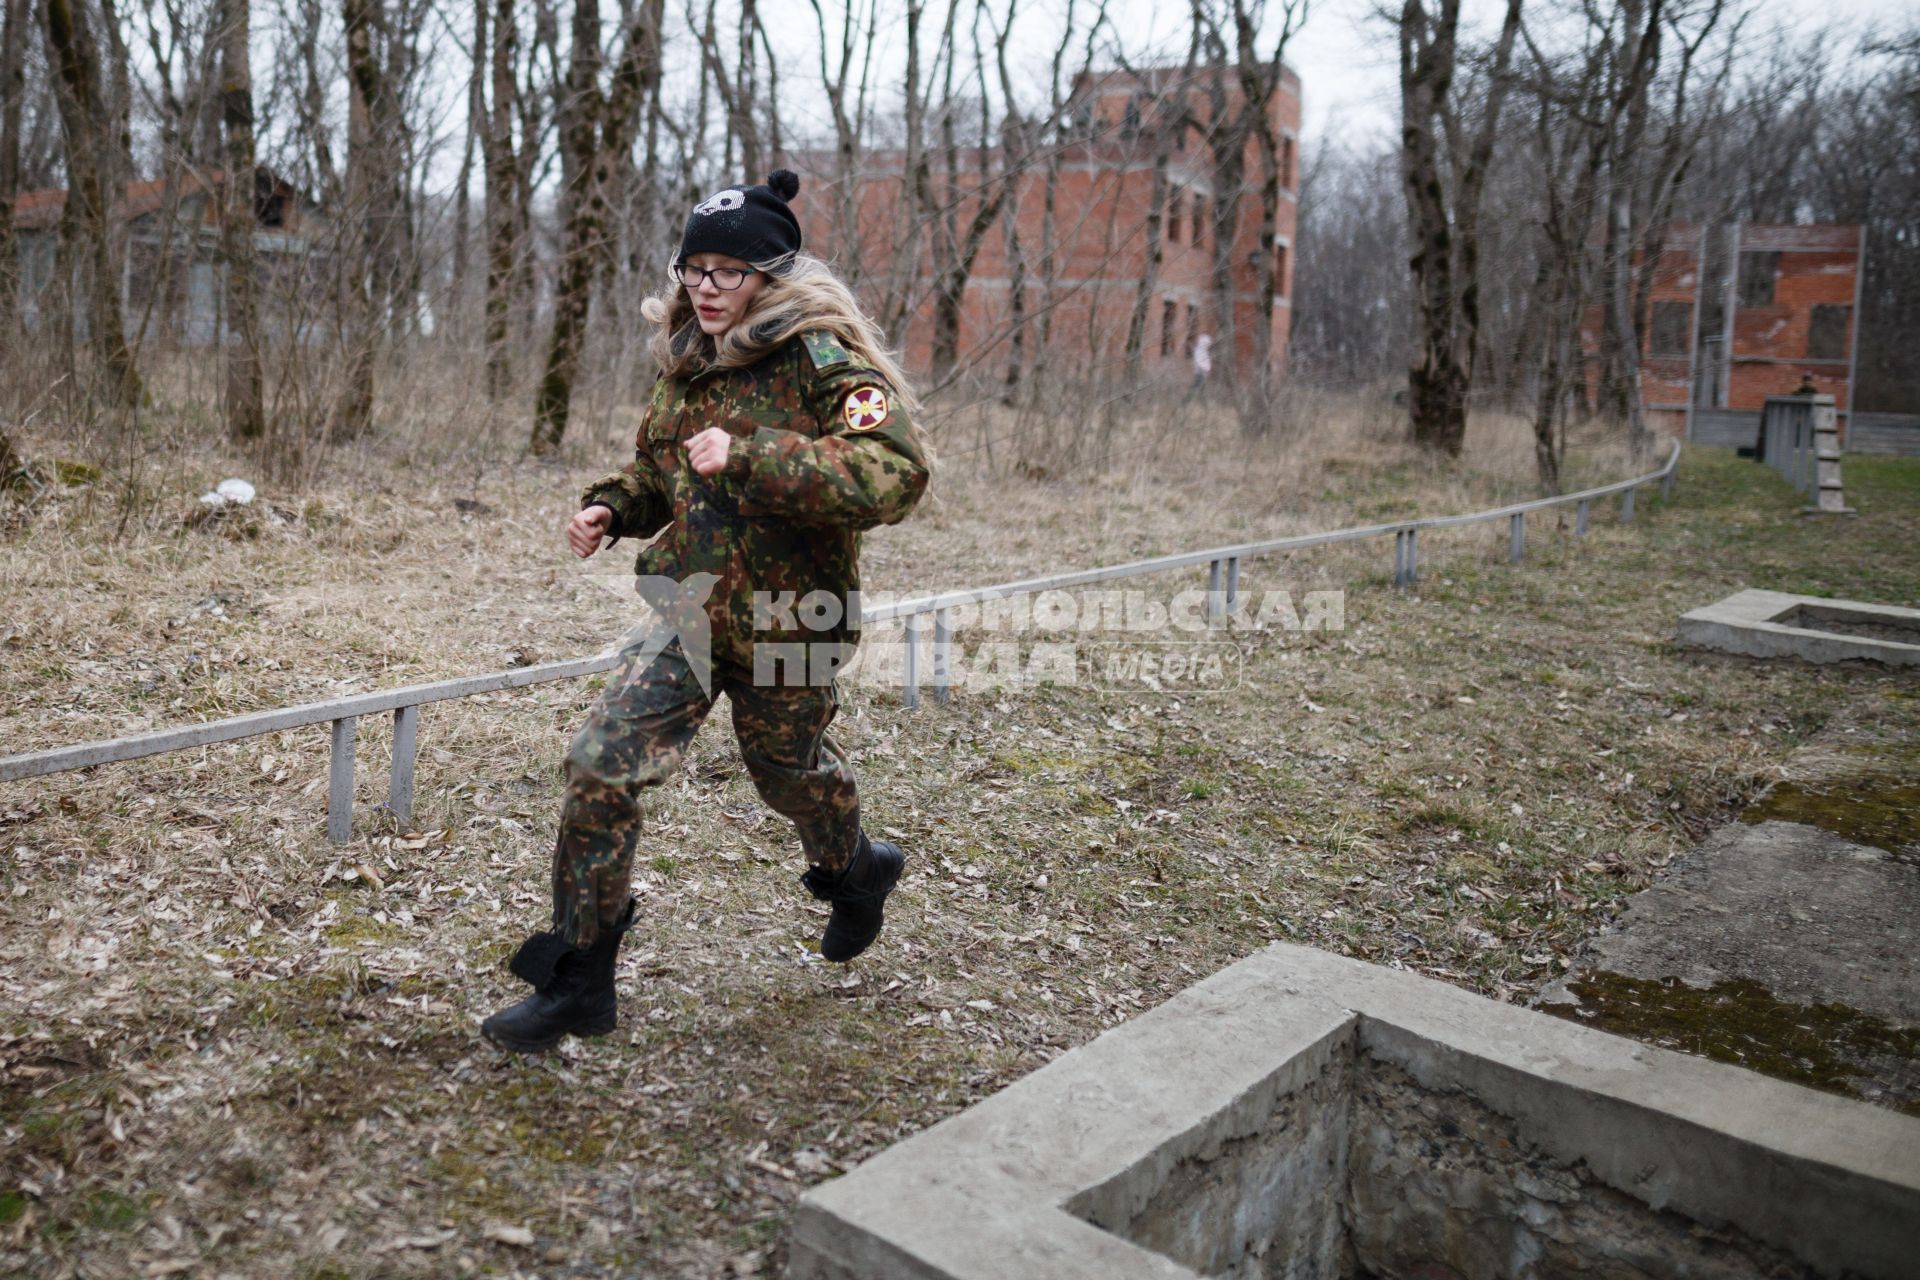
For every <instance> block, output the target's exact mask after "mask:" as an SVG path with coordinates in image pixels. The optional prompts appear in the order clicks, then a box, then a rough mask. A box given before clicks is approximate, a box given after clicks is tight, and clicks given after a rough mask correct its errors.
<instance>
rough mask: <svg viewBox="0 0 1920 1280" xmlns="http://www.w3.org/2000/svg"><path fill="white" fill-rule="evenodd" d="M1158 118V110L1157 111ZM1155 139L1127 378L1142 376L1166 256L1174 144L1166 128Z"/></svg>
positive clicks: (1131, 319) (1129, 320) (1129, 334)
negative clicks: (1155, 291) (1169, 175)
mask: <svg viewBox="0 0 1920 1280" xmlns="http://www.w3.org/2000/svg"><path fill="white" fill-rule="evenodd" d="M1155 115H1156V118H1157V117H1158V113H1157V112H1156V113H1155ZM1156 133H1158V134H1159V135H1160V136H1159V137H1156V138H1155V140H1154V148H1153V185H1152V187H1151V188H1150V194H1149V195H1148V197H1147V199H1148V201H1149V204H1148V205H1147V260H1146V268H1145V270H1143V271H1142V272H1141V273H1140V281H1139V283H1138V284H1137V285H1136V286H1135V287H1134V291H1133V310H1132V311H1131V312H1130V313H1129V314H1128V315H1127V355H1126V362H1127V377H1129V378H1138V377H1139V376H1140V357H1141V353H1142V351H1143V350H1144V349H1145V347H1146V343H1147V313H1148V311H1149V310H1150V309H1151V308H1152V306H1153V288H1154V286H1155V285H1156V284H1158V283H1159V282H1160V260H1161V258H1162V257H1163V256H1164V255H1165V247H1164V245H1163V243H1162V239H1163V237H1162V232H1161V226H1162V223H1163V222H1164V220H1165V210H1166V207H1167V164H1168V162H1169V160H1170V159H1171V154H1172V150H1173V147H1172V143H1171V140H1170V139H1169V138H1168V136H1167V134H1166V131H1164V130H1156Z"/></svg>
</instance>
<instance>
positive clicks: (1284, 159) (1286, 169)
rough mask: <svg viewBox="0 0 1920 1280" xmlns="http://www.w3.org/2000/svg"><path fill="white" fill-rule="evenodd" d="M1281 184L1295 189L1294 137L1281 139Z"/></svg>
mask: <svg viewBox="0 0 1920 1280" xmlns="http://www.w3.org/2000/svg"><path fill="white" fill-rule="evenodd" d="M1280 185H1281V186H1283V187H1285V188H1286V189H1287V190H1289V191H1291V190H1293V139H1292V138H1282V139H1280Z"/></svg>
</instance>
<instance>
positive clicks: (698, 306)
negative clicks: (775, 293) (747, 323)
mask: <svg viewBox="0 0 1920 1280" xmlns="http://www.w3.org/2000/svg"><path fill="white" fill-rule="evenodd" d="M686 266H688V267H699V268H701V269H703V270H705V271H717V270H719V269H721V268H732V269H734V270H740V271H746V272H747V273H748V275H747V278H746V279H745V280H744V281H742V282H741V284H740V287H739V288H737V289H722V288H721V287H720V286H719V285H717V284H715V283H714V280H713V277H712V276H710V275H704V276H700V283H698V284H695V285H689V286H686V289H687V297H688V299H689V300H690V301H691V302H692V303H693V314H694V317H695V318H696V319H697V320H699V322H700V332H702V333H704V334H706V335H707V336H708V337H710V338H717V337H719V336H720V335H721V334H723V333H725V332H726V331H727V330H729V329H731V328H733V326H735V325H736V324H739V323H740V318H741V317H742V316H744V315H746V314H747V304H748V303H750V302H752V301H753V299H754V295H755V294H757V293H759V292H760V290H761V289H763V288H765V287H766V283H767V276H766V273H765V272H763V271H755V270H754V269H753V266H752V264H750V263H747V262H742V261H741V260H740V259H739V258H730V257H728V256H727V255H726V254H724V253H696V254H694V255H693V256H691V257H689V258H688V259H687V260H686ZM685 274H686V275H695V274H697V273H695V272H692V271H689V272H686V273H685Z"/></svg>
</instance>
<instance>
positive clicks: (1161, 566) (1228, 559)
mask: <svg viewBox="0 0 1920 1280" xmlns="http://www.w3.org/2000/svg"><path fill="white" fill-rule="evenodd" d="M1679 460H1680V442H1679V441H1677V440H1676V441H1675V442H1674V444H1673V449H1672V452H1670V453H1669V454H1668V455H1667V460H1666V462H1665V463H1663V464H1662V465H1661V466H1660V467H1659V468H1657V469H1656V470H1653V471H1650V472H1648V473H1647V474H1645V475H1642V476H1636V477H1634V478H1633V479H1630V480H1621V481H1618V482H1616V483H1614V484H1610V485H1602V486H1600V487H1599V488H1595V489H1583V490H1581V491H1580V492H1578V493H1569V494H1562V495H1560V496H1558V497H1553V498H1538V499H1535V500H1534V501H1532V502H1521V503H1515V504H1514V505H1512V506H1507V507H1497V508H1495V509H1493V510H1491V511H1476V512H1472V513H1470V514H1467V515H1458V516H1434V517H1431V518H1428V519H1424V520H1403V521H1397V522H1395V523H1392V524H1377V525H1365V526H1362V527H1360V528H1356V529H1337V530H1334V531H1332V532H1330V533H1309V534H1302V535H1299V536H1296V537H1290V538H1274V539H1271V540H1268V541H1265V542H1247V543H1241V544H1238V545H1235V546H1227V547H1213V548H1211V549H1209V550H1205V551H1188V552H1183V553H1180V554H1178V555H1170V556H1160V557H1157V558H1155V559H1151V560H1136V561H1133V562H1131V563H1129V564H1119V565H1110V566H1108V567H1106V568H1101V569H1083V570H1079V571H1076V572H1072V573H1058V574H1050V575H1047V576H1045V577H1039V578H1024V579H1021V580H1020V581H1018V582H1003V583H998V584H996V585H994V586H990V587H981V588H978V589H975V590H971V591H950V592H945V593H942V594H940V595H933V596H921V597H918V598H915V599H911V600H902V601H898V602H896V603H893V604H888V605H883V606H880V607H877V608H872V609H866V610H863V611H862V613H861V621H862V623H863V624H865V625H871V624H873V623H876V622H886V621H890V620H892V619H895V618H898V619H901V620H902V622H903V629H904V632H905V637H904V639H905V646H906V648H905V655H904V656H905V683H904V689H903V692H902V701H903V702H904V704H905V705H906V706H908V707H917V706H919V705H920V686H921V682H922V681H921V671H920V661H919V659H920V647H921V640H922V638H923V637H924V635H925V628H926V624H927V622H928V620H929V619H931V620H932V624H933V647H932V658H933V664H932V665H933V670H932V672H931V683H932V687H933V693H934V697H935V698H936V699H937V700H939V701H942V702H944V701H946V700H947V697H948V695H949V693H950V690H951V684H950V682H949V680H948V678H947V675H948V671H949V670H950V668H951V658H952V646H953V626H952V610H953V609H954V608H956V607H958V606H960V605H963V604H969V603H980V602H985V601H988V600H999V599H1005V598H1008V597H1012V596H1018V595H1026V594H1031V593H1036V592H1041V591H1057V590H1063V589H1065V588H1069V587H1080V586H1087V585H1089V584H1092V583H1097V582H1114V581H1118V580H1120V579H1123V578H1133V577H1139V576H1141V575H1144V574H1150V573H1166V572H1169V571H1172V570H1176V569H1186V568H1194V567H1197V566H1199V565H1203V564H1204V565H1206V566H1207V609H1206V612H1207V618H1208V620H1209V621H1216V622H1217V621H1219V620H1220V619H1222V618H1224V617H1225V616H1226V615H1227V614H1229V613H1232V612H1234V611H1235V610H1236V609H1237V608H1238V606H1239V603H1240V563H1241V561H1243V560H1249V559H1252V558H1254V557H1255V556H1263V555H1271V554H1274V553H1276V552H1281V551H1295V550H1299V549H1301V548H1303V547H1317V546H1325V545H1328V544H1330V543H1335V542H1358V541H1363V540H1365V539H1369V538H1385V537H1388V536H1391V537H1392V538H1393V582H1394V585H1395V586H1400V587H1405V586H1409V585H1411V584H1412V583H1413V582H1415V581H1416V580H1417V578H1418V575H1419V566H1420V534H1421V532H1422V531H1424V530H1428V529H1450V528H1459V527H1462V526H1465V525H1471V524H1482V523H1486V522H1489V521H1497V520H1506V521H1507V522H1508V535H1507V558H1508V559H1509V560H1510V561H1514V562H1517V561H1519V560H1520V559H1521V558H1522V557H1523V556H1524V555H1525V554H1526V517H1527V515H1528V514H1529V513H1530V512H1536V511H1545V510H1548V509H1550V508H1554V507H1564V506H1568V505H1571V506H1573V507H1574V509H1575V516H1574V532H1575V534H1578V535H1585V533H1586V532H1587V520H1588V513H1589V511H1590V510H1591V509H1592V506H1593V504H1594V503H1595V502H1598V501H1600V500H1602V499H1606V498H1611V497H1613V496H1615V495H1618V496H1619V499H1620V519H1621V520H1622V521H1631V520H1632V519H1633V514H1634V494H1635V492H1636V491H1637V490H1639V489H1640V488H1642V487H1644V486H1646V485H1650V484H1658V485H1659V486H1660V496H1661V497H1662V498H1669V497H1671V496H1672V494H1673V478H1674V468H1675V466H1676V464H1677V463H1678V462H1679ZM619 662H620V651H619V650H617V649H608V650H604V651H602V652H600V653H596V654H592V655H590V656H588V657H584V658H573V659H569V660H567V661H565V662H548V663H542V664H540V665H538V666H531V667H521V668H518V669H516V670H512V671H495V672H489V673H487V674H484V675H476V676H462V677H459V678H457V679H453V680H438V681H434V682H432V683H429V684H416V685H407V686H405V687H403V688H399V689H387V690H383V691H381V692H378V693H363V694H352V695H349V696H347V697H344V698H334V699H330V700H328V701H325V702H310V703H305V704H303V705H301V706H295V707H282V708H279V709H277V710H273V711H256V712H253V713H251V714H248V715H243V716H234V717H232V718H231V719H227V720H214V721H210V722H208V723H205V724H197V725H189V726H186V727H184V728H179V729H163V730H157V731H155V732H151V733H141V734H134V735H131V736H129V737H125V738H112V739H107V740H104V741H99V742H83V743H79V744H77V745H75V746H68V747H55V748H51V749H49V750H45V751H34V752H28V753H26V754H23V755H11V756H0V782H10V781H13V780H16V779H21V778H38V777H43V776H45V775H47V774H52V773H64V772H68V771H71V770H74V769H86V768H91V767H93V766H95V765H102V764H112V763H115V762H118V761H122V760H138V759H142V758H144V757H146V756H156V755H164V754H166V753H168V752H173V751H185V750H188V749H190V748H193V747H205V746H211V745H213V744H214V743H220V742H234V741H237V740H240V739H243V738H254V737H259V736H261V735H263V734H268V733H276V732H279V731H281V730H285V729H293V728H299V727H301V726H304V725H311V724H328V725H331V727H332V759H331V762H330V765H329V770H328V787H327V838H328V839H329V840H331V841H332V842H333V843H335V844H345V843H346V842H347V841H348V839H350V838H351V835H352V828H353V792H354V782H353V748H354V739H355V736H356V728H357V725H358V722H359V720H360V719H361V718H362V717H366V716H377V715H391V716H393V765H392V770H391V773H390V776H389V779H388V784H387V802H386V803H387V807H388V808H389V809H391V810H392V811H393V813H394V815H395V816H396V817H397V818H399V820H400V821H402V822H405V821H407V820H408V819H409V818H410V817H411V815H412V809H413V771H414V760H415V754H416V746H417V743H418V735H419V728H420V708H421V707H423V706H425V705H427V704H428V703H430V702H445V701H447V700H448V699H452V698H469V697H473V696H474V695H476V694H483V693H493V692H495V691H497V690H501V689H519V688H524V687H526V686H527V685H532V684H542V683H545V682H546V681H549V680H568V679H573V678H575V677H578V676H587V675H594V674H597V673H599V672H602V671H609V670H611V669H613V668H614V667H615V666H617V665H618V664H619Z"/></svg>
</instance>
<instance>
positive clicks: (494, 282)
mask: <svg viewBox="0 0 1920 1280" xmlns="http://www.w3.org/2000/svg"><path fill="white" fill-rule="evenodd" d="M486 3H487V0H475V10H476V11H479V10H480V9H482V8H483V7H484V6H485V4H486ZM496 3H497V8H496V9H495V10H494V18H493V39H492V67H493V76H492V79H493V107H492V110H491V112H490V114H489V116H488V119H487V126H486V134H485V143H484V148H483V150H484V153H485V161H486V171H487V302H486V343H487V399H488V400H490V401H492V402H494V403H496V404H497V403H499V402H500V401H501V400H502V399H504V398H505V397H506V394H507V387H508V385H509V384H510V383H511V382H512V378H513V365H512V359H511V357H510V356H509V354H508V350H507V328H508V325H507V314H508V310H509V307H510V304H511V294H512V291H513V268H514V260H513V259H514V253H513V249H514V238H515V237H514V228H515V224H516V221H517V219H516V217H515V209H516V206H515V187H516V183H515V177H516V174H517V170H518V166H517V165H516V163H515V161H514V155H513V93H514V63H515V62H516V61H517V58H516V55H515V39H516V32H517V27H516V26H515V21H516V20H515V18H514V13H513V0H496Z"/></svg>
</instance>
